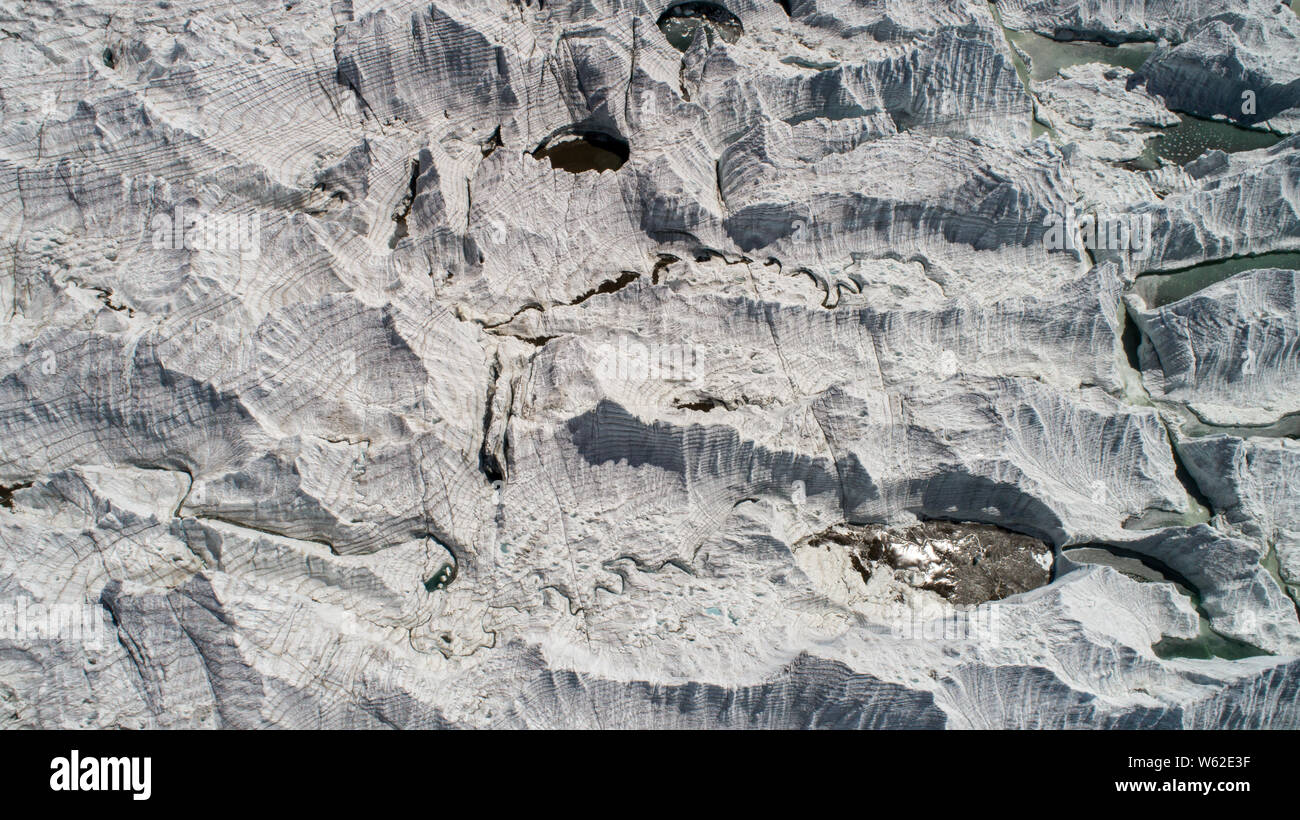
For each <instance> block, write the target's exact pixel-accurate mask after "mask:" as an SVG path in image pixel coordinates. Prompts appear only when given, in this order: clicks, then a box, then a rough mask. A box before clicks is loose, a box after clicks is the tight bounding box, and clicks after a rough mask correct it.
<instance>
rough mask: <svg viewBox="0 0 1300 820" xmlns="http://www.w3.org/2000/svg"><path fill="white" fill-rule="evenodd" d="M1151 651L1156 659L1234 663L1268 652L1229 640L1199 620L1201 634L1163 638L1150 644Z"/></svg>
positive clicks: (1203, 620)
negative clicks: (1190, 659) (1188, 636)
mask: <svg viewBox="0 0 1300 820" xmlns="http://www.w3.org/2000/svg"><path fill="white" fill-rule="evenodd" d="M1151 651H1152V652H1155V653H1156V657H1157V658H1164V659H1165V660H1168V659H1170V658H1195V659H1197V660H1202V661H1208V660H1210V659H1212V658H1223V659H1224V660H1229V661H1236V660H1241V659H1242V658H1258V657H1260V656H1261V655H1268V654H1269V653H1268V652H1265V651H1264V650H1262V649H1260V648H1259V647H1257V646H1251V645H1250V644H1248V643H1245V642H1243V641H1238V640H1235V639H1233V638H1229V637H1227V636H1225V635H1220V634H1219V633H1217V632H1215V631H1213V630H1211V629H1210V628H1209V627H1208V626H1206V624H1205V619H1204V618H1202V619H1201V633H1200V634H1199V635H1197V636H1196V637H1195V638H1171V637H1169V636H1167V635H1166V636H1165V637H1163V638H1161V639H1160V640H1159V641H1157V642H1156V643H1153V644H1151Z"/></svg>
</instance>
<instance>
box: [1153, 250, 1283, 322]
mask: <svg viewBox="0 0 1300 820" xmlns="http://www.w3.org/2000/svg"><path fill="white" fill-rule="evenodd" d="M1261 268H1282V269H1284V270H1300V253H1285V252H1283V253H1265V254H1260V255H1259V256H1239V257H1236V258H1234V259H1224V260H1222V261H1219V262H1205V263H1203V264H1200V265H1193V266H1192V267H1190V268H1182V269H1180V270H1174V271H1168V272H1166V273H1149V274H1143V275H1141V276H1139V277H1138V279H1137V282H1135V283H1134V285H1133V290H1134V291H1135V292H1136V293H1137V294H1138V295H1140V296H1141V297H1142V300H1143V301H1144V302H1146V303H1147V305H1148V306H1149V307H1152V308H1157V307H1163V306H1165V305H1168V304H1170V303H1172V302H1177V301H1178V300H1179V299H1182V298H1184V297H1187V296H1191V295H1192V294H1193V293H1196V292H1197V291H1198V290H1201V289H1202V288H1207V287H1209V286H1210V285H1213V284H1214V283H1215V282H1222V281H1223V280H1224V279H1227V278H1229V277H1231V276H1236V275H1237V274H1239V273H1242V272H1243V271H1248V270H1260V269H1261Z"/></svg>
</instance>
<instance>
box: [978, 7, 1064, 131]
mask: <svg viewBox="0 0 1300 820" xmlns="http://www.w3.org/2000/svg"><path fill="white" fill-rule="evenodd" d="M989 11H990V12H991V13H992V14H993V20H994V21H995V22H996V23H997V24H998V28H1000V29H1002V36H1003V37H1005V38H1006V40H1007V46H1008V48H1009V49H1010V51H1011V63H1012V65H1014V66H1015V69H1016V76H1017V77H1019V78H1020V84H1021V85H1022V86H1024V87H1025V93H1026V94H1028V95H1029V99H1030V101H1031V103H1032V105H1033V107H1034V110H1033V113H1032V114H1030V115H1029V138H1030V139H1031V140H1036V139H1038V138H1039V137H1041V136H1042V135H1043V134H1050V135H1051V137H1052V138H1053V139H1056V134H1055V133H1053V131H1052V129H1051V128H1049V127H1047V125H1046V124H1045V123H1043V122H1041V121H1040V120H1039V119H1038V98H1037V97H1035V96H1034V91H1033V85H1032V83H1031V82H1030V76H1029V67H1028V66H1027V65H1025V61H1024V58H1022V57H1021V56H1020V52H1018V51H1016V49H1015V46H1012V45H1011V42H1012V40H1011V34H1012V32H1011V31H1009V30H1008V29H1007V27H1006V26H1004V25H1002V13H1001V12H999V11H998V7H997V5H996V4H995V3H989Z"/></svg>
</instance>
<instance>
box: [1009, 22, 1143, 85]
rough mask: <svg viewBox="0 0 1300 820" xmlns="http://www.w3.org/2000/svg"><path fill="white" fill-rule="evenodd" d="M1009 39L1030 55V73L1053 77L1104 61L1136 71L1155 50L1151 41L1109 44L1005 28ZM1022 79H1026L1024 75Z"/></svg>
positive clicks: (1037, 77) (1035, 77)
mask: <svg viewBox="0 0 1300 820" xmlns="http://www.w3.org/2000/svg"><path fill="white" fill-rule="evenodd" d="M1003 31H1005V32H1006V34H1007V39H1009V40H1010V41H1011V42H1012V43H1014V44H1015V45H1016V46H1018V47H1019V48H1020V50H1021V51H1023V52H1024V53H1025V54H1027V55H1029V66H1028V71H1029V77H1030V79H1032V80H1035V81H1042V80H1050V79H1052V78H1053V77H1055V76H1056V75H1057V74H1058V73H1060V71H1061V69H1063V68H1067V67H1069V66H1075V65H1084V64H1085V63H1104V64H1105V65H1113V66H1121V67H1123V68H1127V69H1129V70H1131V71H1137V70H1138V68H1140V67H1141V65H1142V64H1143V63H1144V62H1146V59H1147V57H1150V56H1151V52H1153V51H1155V45H1154V44H1152V43H1124V44H1122V45H1118V46H1106V45H1102V44H1101V43H1090V42H1084V41H1067V40H1053V39H1052V38H1051V37H1044V36H1043V35H1041V34H1035V33H1033V32H1031V31H1012V30H1010V29H1005V28H1004V29H1003ZM1021 79H1024V78H1023V77H1022V78H1021Z"/></svg>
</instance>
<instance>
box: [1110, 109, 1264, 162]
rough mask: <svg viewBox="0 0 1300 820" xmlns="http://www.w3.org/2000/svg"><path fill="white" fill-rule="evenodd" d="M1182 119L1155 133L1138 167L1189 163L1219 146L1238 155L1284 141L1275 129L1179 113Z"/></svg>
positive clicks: (1179, 117)
mask: <svg viewBox="0 0 1300 820" xmlns="http://www.w3.org/2000/svg"><path fill="white" fill-rule="evenodd" d="M1178 119H1179V120H1180V122H1179V123H1178V124H1177V125H1175V126H1172V127H1170V128H1162V129H1160V130H1159V131H1157V132H1156V133H1154V134H1152V136H1151V137H1150V138H1149V139H1148V140H1147V144H1146V148H1145V149H1143V151H1142V156H1141V157H1139V158H1138V159H1136V160H1134V161H1133V165H1134V166H1135V167H1137V168H1139V169H1142V170H1147V171H1150V170H1154V169H1156V168H1158V167H1159V166H1160V162H1159V160H1164V161H1165V162H1170V163H1173V164H1175V165H1186V164H1187V163H1189V162H1191V161H1192V160H1194V159H1196V158H1197V157H1199V156H1201V155H1202V154H1204V153H1205V152H1207V151H1213V150H1215V149H1218V150H1220V151H1223V152H1224V153H1227V154H1235V153H1236V152H1238V151H1255V150H1257V149H1260V148H1271V147H1272V146H1274V145H1277V144H1278V143H1279V142H1281V141H1282V137H1281V136H1280V135H1278V134H1274V133H1273V132H1272V131H1257V130H1255V129H1253V128H1241V127H1239V126H1236V125H1233V124H1232V123H1227V122H1221V121H1219V120H1204V119H1201V118H1199V117H1192V116H1188V115H1187V114H1179V115H1178Z"/></svg>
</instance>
